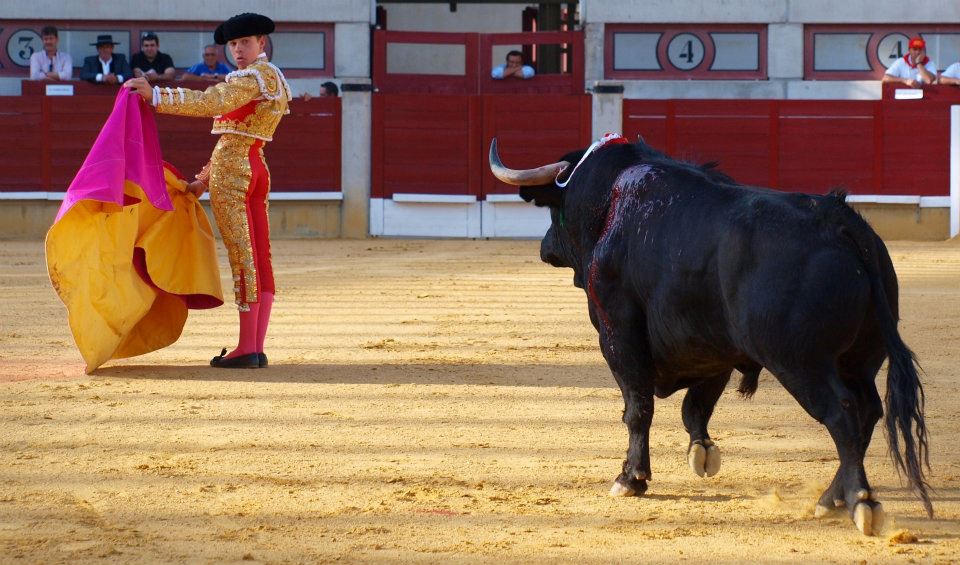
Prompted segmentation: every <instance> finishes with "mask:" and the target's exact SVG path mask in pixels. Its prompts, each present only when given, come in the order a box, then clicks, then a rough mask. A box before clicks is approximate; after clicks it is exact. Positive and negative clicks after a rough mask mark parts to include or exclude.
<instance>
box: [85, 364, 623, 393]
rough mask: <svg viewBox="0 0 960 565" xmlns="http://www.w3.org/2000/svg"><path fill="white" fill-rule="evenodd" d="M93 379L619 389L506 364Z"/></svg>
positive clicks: (606, 382) (597, 373) (100, 374)
mask: <svg viewBox="0 0 960 565" xmlns="http://www.w3.org/2000/svg"><path fill="white" fill-rule="evenodd" d="M91 377H92V378H94V379H104V378H110V379H130V380H139V379H150V380H171V381H201V382H203V381H224V382H251V383H318V384H442V385H451V384H452V385H490V386H529V387H558V386H559V387H574V388H611V389H614V390H615V391H616V393H617V394H618V395H619V390H617V385H616V383H615V382H614V380H613V378H612V377H611V376H610V371H609V370H608V369H607V367H606V366H605V365H600V364H597V365H596V366H592V365H588V366H584V365H503V364H490V365H488V364H462V363H429V364H408V363H402V364H401V363H397V364H356V365H347V364H324V363H309V364H284V363H274V364H271V365H270V366H269V367H266V368H263V369H215V368H213V367H207V366H204V365H202V364H197V365H114V366H108V367H101V368H99V369H97V370H96V371H94V372H93V374H92V375H91Z"/></svg>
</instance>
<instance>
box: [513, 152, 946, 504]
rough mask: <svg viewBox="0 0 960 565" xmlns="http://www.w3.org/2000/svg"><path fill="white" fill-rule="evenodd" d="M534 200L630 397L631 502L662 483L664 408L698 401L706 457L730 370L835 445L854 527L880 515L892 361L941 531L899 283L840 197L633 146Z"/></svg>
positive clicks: (841, 491) (920, 479)
mask: <svg viewBox="0 0 960 565" xmlns="http://www.w3.org/2000/svg"><path fill="white" fill-rule="evenodd" d="M582 155H583V152H582V151H580V152H575V153H571V154H569V155H566V156H565V157H563V160H564V161H567V162H569V163H577V162H578V161H579V160H580V157H581V156H582ZM567 171H569V169H567ZM520 195H521V196H522V197H523V198H524V199H525V200H527V201H528V202H529V201H533V202H534V203H535V204H536V205H538V206H548V207H549V208H550V213H551V218H552V223H551V226H550V228H549V230H548V231H547V233H546V235H545V236H544V238H543V242H542V244H541V251H540V256H541V258H542V259H543V261H545V262H547V263H549V264H551V265H553V266H555V267H569V268H572V269H573V271H574V284H575V285H577V286H578V287H581V288H583V289H584V290H585V292H586V294H587V297H588V304H589V313H590V319H591V321H592V322H593V325H594V326H595V327H596V328H597V330H598V332H599V334H600V347H601V350H602V352H603V355H604V357H605V359H606V360H607V362H608V364H609V366H610V370H611V371H612V372H613V375H614V377H615V378H616V380H617V383H618V384H619V385H620V389H621V391H622V392H623V397H624V405H625V409H624V416H623V419H624V423H625V424H626V425H627V428H628V430H629V433H630V441H629V448H628V451H627V455H626V459H625V461H624V463H623V472H622V473H621V474H620V476H619V477H618V479H617V482H618V483H620V485H622V487H624V489H629V491H632V492H634V493H642V492H643V491H645V490H646V488H647V485H646V481H647V479H649V478H650V477H651V468H650V457H649V443H648V441H649V427H650V422H651V418H652V415H653V409H654V403H653V397H654V395H656V396H659V397H665V396H668V395H670V394H672V393H674V392H676V391H677V390H680V389H684V388H685V389H688V390H687V393H686V398H685V399H684V402H683V421H684V425H685V427H686V428H687V431H688V432H689V433H690V441H691V445H692V444H693V443H695V442H703V441H709V434H708V433H707V422H708V420H709V418H710V416H711V415H712V413H713V409H714V406H715V404H716V402H717V400H718V398H719V397H720V394H721V393H722V391H723V389H724V387H725V385H726V384H727V382H728V380H729V379H730V375H731V372H732V371H733V370H734V369H737V370H738V371H740V372H741V373H743V374H744V377H743V379H742V381H741V384H740V388H739V390H740V392H741V393H742V394H743V395H745V396H750V395H752V394H753V393H754V391H755V390H756V388H757V383H758V381H757V375H758V373H759V371H760V369H761V368H766V369H768V370H769V371H770V372H771V373H772V374H773V375H774V376H775V377H776V378H777V380H778V381H779V382H780V383H781V384H782V385H783V386H784V387H785V388H786V389H787V390H788V391H789V392H790V394H791V395H792V396H793V397H794V398H796V399H797V401H798V402H799V403H800V405H801V406H803V408H804V409H805V410H806V411H807V412H808V413H809V414H810V415H811V416H813V417H814V418H815V419H816V420H817V421H819V422H821V423H822V424H823V425H825V426H826V427H827V429H828V430H829V432H830V435H831V437H832V438H833V440H834V442H835V443H836V446H837V451H838V454H839V456H840V467H839V469H838V471H837V474H836V477H835V478H834V480H833V483H832V484H831V485H830V487H829V488H828V489H827V491H826V492H824V494H823V497H822V498H821V500H820V503H821V504H822V505H824V506H830V507H833V506H834V505H836V506H843V505H846V506H847V507H848V509H850V511H851V513H852V512H853V508H854V506H855V505H856V504H858V503H861V502H863V503H865V504H876V503H875V502H873V501H872V494H870V495H869V496H870V500H865V498H866V496H867V493H870V492H871V491H870V486H869V484H868V482H867V478H866V474H865V472H864V468H863V458H864V453H865V452H866V450H867V447H868V446H869V444H870V439H871V436H872V434H873V429H874V426H875V424H876V423H877V421H878V420H879V419H880V418H881V415H882V414H883V410H884V406H883V404H882V403H881V399H880V396H879V394H878V392H877V388H876V385H875V383H874V379H875V376H876V375H877V372H878V371H879V369H880V367H881V365H882V363H883V361H884V359H887V358H889V360H890V363H889V370H888V373H887V394H886V419H885V428H886V431H887V438H888V442H889V448H890V453H891V456H892V458H893V461H894V463H895V464H896V466H897V468H898V470H902V471H903V472H904V473H905V475H906V477H907V479H908V481H909V483H910V485H911V487H912V488H913V489H914V490H915V491H916V493H917V495H918V496H919V498H920V499H921V501H922V502H923V505H924V508H925V509H926V511H927V513H928V514H930V515H932V506H931V503H930V499H929V496H928V494H927V483H926V480H925V477H924V473H923V464H924V463H926V464H927V467H928V468H929V463H928V462H927V451H928V450H927V433H926V427H925V423H924V415H923V412H924V396H923V388H922V386H921V384H920V380H919V378H918V375H917V367H916V363H915V360H914V357H913V354H912V352H911V351H910V349H908V348H907V346H906V345H905V344H904V342H903V341H902V340H901V338H900V335H899V333H898V331H897V320H898V302H897V301H898V290H897V277H896V274H895V272H894V269H893V265H892V263H891V261H890V256H889V255H888V253H887V249H886V247H885V246H884V244H883V242H882V241H881V240H880V238H879V237H878V236H877V235H876V233H875V232H874V231H873V230H872V229H871V228H870V226H869V225H868V224H867V223H866V222H865V221H864V220H863V219H862V218H861V217H860V216H859V215H858V214H857V213H856V212H855V211H853V210H852V209H851V208H850V207H849V206H848V205H847V204H846V202H845V196H844V195H843V194H842V193H832V194H829V195H822V196H814V195H808V194H788V193H782V192H777V191H772V190H768V189H764V188H755V187H746V186H741V185H738V184H736V183H735V182H734V181H733V180H732V179H730V178H729V177H727V176H726V175H724V174H722V173H721V172H719V171H718V170H717V169H715V168H714V167H713V166H704V167H697V166H694V165H690V164H687V163H682V162H678V161H675V160H673V159H671V158H669V157H666V156H664V155H663V154H660V153H658V152H657V151H655V150H653V149H652V148H650V147H649V146H646V145H643V144H635V145H632V144H622V145H612V146H606V147H603V148H601V149H599V150H598V151H596V152H595V153H594V154H592V155H591V156H589V157H588V158H587V159H586V161H584V162H583V163H582V164H581V165H580V167H579V168H578V170H577V171H576V172H575V173H574V175H573V178H572V180H571V181H570V183H569V184H568V185H567V187H566V188H563V189H561V188H558V187H557V186H555V185H554V184H548V185H541V186H526V187H522V188H521V189H520ZM864 489H865V491H866V492H864ZM621 492H622V491H621Z"/></svg>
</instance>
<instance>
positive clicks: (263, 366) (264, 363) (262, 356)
mask: <svg viewBox="0 0 960 565" xmlns="http://www.w3.org/2000/svg"><path fill="white" fill-rule="evenodd" d="M257 357H259V361H260V368H261V369H266V368H267V354H266V353H257Z"/></svg>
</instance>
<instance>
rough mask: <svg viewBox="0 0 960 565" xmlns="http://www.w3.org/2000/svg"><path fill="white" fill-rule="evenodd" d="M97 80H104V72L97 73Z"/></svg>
mask: <svg viewBox="0 0 960 565" xmlns="http://www.w3.org/2000/svg"><path fill="white" fill-rule="evenodd" d="M97 82H103V73H97Z"/></svg>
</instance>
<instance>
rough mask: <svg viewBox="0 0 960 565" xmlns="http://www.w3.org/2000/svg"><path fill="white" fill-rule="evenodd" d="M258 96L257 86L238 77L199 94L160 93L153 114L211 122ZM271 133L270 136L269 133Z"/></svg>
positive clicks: (248, 79)
mask: <svg viewBox="0 0 960 565" xmlns="http://www.w3.org/2000/svg"><path fill="white" fill-rule="evenodd" d="M259 96H260V85H259V84H258V83H257V79H256V78H254V77H252V76H243V77H238V78H237V79H235V80H233V81H232V82H230V83H226V82H221V83H218V84H215V85H214V86H211V87H210V88H208V89H206V90H204V91H203V92H200V91H199V90H190V89H187V88H184V89H182V91H181V92H180V93H178V92H175V91H172V92H171V91H170V89H166V90H160V97H159V99H158V101H157V112H160V113H161V114H176V115H178V116H194V117H207V118H214V117H217V116H219V115H221V114H226V113H228V112H232V111H233V110H236V109H237V108H239V107H241V106H243V105H244V104H246V103H247V102H250V101H251V100H254V99H256V98H257V97H259ZM271 133H272V132H271Z"/></svg>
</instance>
